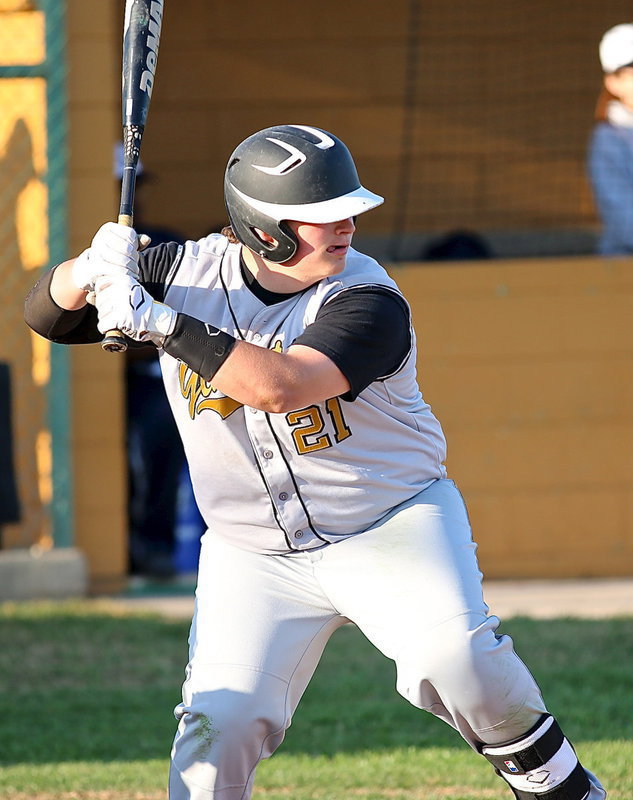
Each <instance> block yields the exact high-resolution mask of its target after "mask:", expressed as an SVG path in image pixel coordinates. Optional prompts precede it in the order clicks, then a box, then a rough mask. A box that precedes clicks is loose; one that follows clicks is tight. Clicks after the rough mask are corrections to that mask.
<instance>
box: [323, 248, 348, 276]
mask: <svg viewBox="0 0 633 800" xmlns="http://www.w3.org/2000/svg"><path fill="white" fill-rule="evenodd" d="M348 253H349V247H328V249H327V250H326V251H325V253H324V259H325V260H326V261H327V263H328V264H330V265H331V266H332V267H335V268H337V270H336V271H338V272H340V271H342V270H343V269H344V268H345V262H346V261H347V255H348Z"/></svg>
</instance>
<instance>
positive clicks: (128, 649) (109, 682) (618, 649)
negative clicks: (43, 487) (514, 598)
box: [0, 609, 633, 765]
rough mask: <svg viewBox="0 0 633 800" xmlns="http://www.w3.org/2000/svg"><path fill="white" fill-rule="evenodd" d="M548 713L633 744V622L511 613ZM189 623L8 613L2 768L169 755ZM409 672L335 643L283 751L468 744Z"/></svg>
mask: <svg viewBox="0 0 633 800" xmlns="http://www.w3.org/2000/svg"><path fill="white" fill-rule="evenodd" d="M504 630H505V631H506V632H509V633H511V634H512V636H513V638H514V641H515V646H516V649H517V651H518V652H519V654H520V655H521V656H522V657H523V659H524V660H525V661H526V663H527V664H528V666H529V667H530V669H531V670H532V672H533V673H534V675H535V677H536V678H537V680H538V682H539V684H540V685H541V689H542V690H543V693H544V696H545V700H546V702H547V704H548V707H549V708H550V710H551V711H552V713H554V714H555V715H556V716H557V717H558V718H559V720H560V722H561V724H562V726H563V728H564V730H565V731H566V732H567V734H568V735H569V736H570V738H571V739H572V740H574V741H576V742H578V741H582V740H583V739H590V740H592V741H595V740H598V739H609V740H613V739H617V738H623V739H631V738H633V721H632V720H631V716H630V714H629V713H628V706H627V703H626V701H625V699H626V698H627V697H629V698H630V696H631V692H632V690H633V674H632V671H631V667H630V665H631V663H633V619H631V618H623V619H611V620H599V621H596V620H553V621H551V620H550V621H540V620H539V621H536V620H527V619H515V620H511V621H510V622H509V623H508V624H506V625H505V626H504ZM187 631H188V624H187V623H184V622H173V621H168V620H163V619H159V618H155V617H150V616H140V615H139V616H137V615H135V616H125V617H114V616H111V615H108V614H98V613H88V612H79V611H78V610H77V609H70V610H69V609H67V610H66V611H63V610H59V609H58V610H57V611H54V610H52V609H51V610H50V612H42V610H41V609H39V610H38V611H37V613H32V614H29V613H28V612H27V611H26V610H25V609H22V610H21V611H20V613H18V614H15V615H12V614H10V613H2V614H1V615H0V739H1V740H2V742H3V746H2V750H1V752H0V763H2V764H4V765H9V764H17V763H33V764H34V763H46V762H52V761H54V762H64V761H93V760H95V761H96V760H98V761H100V762H104V761H110V760H123V761H127V760H138V759H150V758H167V757H168V754H169V748H170V745H171V739H172V737H173V733H174V730H175V721H174V718H173V715H172V709H173V707H174V706H175V705H176V703H178V701H179V700H180V684H181V681H182V677H183V670H184V665H185V662H186V658H187ZM394 685H395V668H394V665H393V664H392V662H390V661H389V660H387V659H386V658H385V657H384V656H382V655H381V654H380V653H378V652H377V651H376V650H375V649H374V648H373V647H372V646H371V645H370V644H369V643H368V642H367V641H366V640H365V639H364V637H363V636H362V635H361V634H360V632H359V631H358V630H357V629H355V628H354V627H353V626H346V627H345V628H343V629H342V630H340V631H338V632H337V633H336V634H335V636H334V637H333V638H332V641H331V642H330V643H329V645H328V647H327V648H326V652H325V655H324V657H323V659H322V662H321V664H320V665H319V668H318V670H317V673H316V675H315V677H314V679H313V681H312V683H311V685H310V686H309V688H308V690H307V692H306V694H305V696H304V698H303V700H302V702H301V704H300V706H299V709H298V711H297V714H296V716H295V721H294V722H293V725H292V727H291V729H290V730H289V732H288V734H287V736H286V740H285V742H284V743H283V745H282V747H281V748H280V752H285V753H302V754H308V755H326V756H331V755H334V754H336V753H345V752H347V753H351V752H358V751H367V750H373V751H380V750H390V749H393V748H398V747H421V748H423V747H427V746H434V747H456V748H463V747H464V744H463V742H462V740H461V739H460V737H459V736H458V735H457V734H456V733H455V732H454V731H453V730H452V729H450V728H449V727H448V726H447V725H445V724H444V723H441V722H440V721H439V720H436V719H435V718H433V717H432V716H431V715H430V714H428V713H425V712H420V711H417V710H416V709H414V708H413V707H411V706H410V705H409V704H408V703H407V702H406V701H405V700H404V699H403V698H401V697H400V696H399V695H397V693H396V692H395V688H394Z"/></svg>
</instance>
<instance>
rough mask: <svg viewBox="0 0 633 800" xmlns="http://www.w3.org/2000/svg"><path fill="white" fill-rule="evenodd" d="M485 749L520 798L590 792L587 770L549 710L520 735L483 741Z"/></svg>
mask: <svg viewBox="0 0 633 800" xmlns="http://www.w3.org/2000/svg"><path fill="white" fill-rule="evenodd" d="M482 753H483V755H484V756H485V757H486V758H487V759H488V761H490V763H491V764H492V765H493V767H494V768H495V770H496V771H497V773H498V774H499V775H501V777H502V778H504V779H505V780H506V781H507V783H508V784H509V785H510V788H511V789H512V791H513V792H514V796H515V797H516V798H517V800H586V798H587V797H588V796H589V791H590V788H591V787H590V784H589V778H588V777H587V773H586V772H585V770H584V769H583V768H582V765H581V764H580V763H579V761H578V759H577V757H576V754H575V752H574V749H573V747H572V746H571V744H570V743H569V742H568V741H567V739H566V738H565V736H564V734H563V732H562V731H561V729H560V727H559V725H558V723H557V722H556V720H555V719H554V717H552V716H550V715H549V714H544V715H543V716H542V717H541V718H540V719H539V721H538V722H537V723H536V725H535V726H534V727H533V728H531V729H530V730H529V731H528V732H527V733H526V734H525V735H524V736H522V737H521V738H520V739H515V740H514V741H512V742H505V743H504V744H496V745H484V746H483V747H482Z"/></svg>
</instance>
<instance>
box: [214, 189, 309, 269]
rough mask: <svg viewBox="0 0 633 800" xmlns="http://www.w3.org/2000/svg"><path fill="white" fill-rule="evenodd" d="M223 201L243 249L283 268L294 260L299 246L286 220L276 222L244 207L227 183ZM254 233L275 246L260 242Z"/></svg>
mask: <svg viewBox="0 0 633 800" xmlns="http://www.w3.org/2000/svg"><path fill="white" fill-rule="evenodd" d="M225 197H226V199H227V203H226V208H227V211H228V215H229V222H230V223H231V227H232V228H233V231H234V233H235V236H236V237H237V238H238V239H239V241H240V242H241V243H242V244H243V245H244V246H245V247H248V249H249V250H252V252H253V253H257V255H259V256H261V257H262V258H265V259H266V260H267V261H272V262H274V263H276V264H283V262H284V261H288V260H289V259H291V258H292V257H293V256H294V254H295V253H296V252H297V247H298V245H299V242H298V241H297V237H296V236H295V234H294V233H293V231H292V229H291V228H290V226H289V225H288V223H287V222H286V220H281V222H277V221H276V220H274V219H272V218H271V217H267V216H266V215H265V214H262V213H261V212H260V211H257V209H255V208H253V207H252V206H250V205H249V204H248V203H245V202H244V201H243V200H242V198H241V197H240V196H239V195H238V194H237V193H236V192H235V191H234V189H233V187H232V186H231V184H230V183H228V182H227V183H226V184H225ZM255 229H258V230H260V231H263V232H264V233H267V234H268V235H269V236H272V238H273V239H274V240H275V242H276V244H272V243H268V242H266V241H264V240H263V239H262V238H261V236H259V235H258V234H257V233H256V231H255Z"/></svg>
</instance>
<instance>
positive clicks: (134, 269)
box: [72, 222, 151, 292]
mask: <svg viewBox="0 0 633 800" xmlns="http://www.w3.org/2000/svg"><path fill="white" fill-rule="evenodd" d="M150 241H151V240H150V238H149V236H146V235H145V234H141V235H140V236H139V235H138V234H137V233H136V231H135V230H134V228H129V227H127V226H126V225H119V224H118V223H117V222H106V223H105V225H102V226H101V227H100V228H99V230H98V231H97V233H96V234H95V236H94V238H93V240H92V244H91V245H90V247H89V248H88V249H87V250H84V251H83V253H81V254H80V255H79V256H77V258H76V259H75V263H74V264H73V268H72V279H73V283H74V284H75V285H76V286H77V288H79V289H83V291H85V292H88V291H92V290H93V289H94V285H95V282H96V281H97V279H98V278H103V277H107V278H116V277H117V276H120V275H123V274H126V273H127V274H130V275H133V276H134V277H138V274H139V268H138V254H139V252H140V251H141V250H143V249H144V248H145V247H147V245H148V244H149V243H150Z"/></svg>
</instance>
